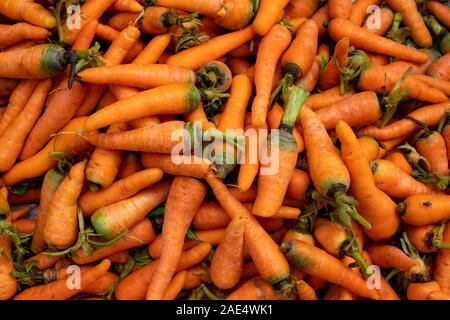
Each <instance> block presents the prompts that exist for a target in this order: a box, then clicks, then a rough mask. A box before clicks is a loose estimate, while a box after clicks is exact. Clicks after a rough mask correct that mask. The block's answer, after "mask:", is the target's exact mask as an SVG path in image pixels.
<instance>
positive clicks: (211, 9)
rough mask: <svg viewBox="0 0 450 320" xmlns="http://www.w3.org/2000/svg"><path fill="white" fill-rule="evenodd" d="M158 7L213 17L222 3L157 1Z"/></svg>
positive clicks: (219, 0)
mask: <svg viewBox="0 0 450 320" xmlns="http://www.w3.org/2000/svg"><path fill="white" fill-rule="evenodd" d="M156 4H157V5H158V6H162V7H167V8H175V9H179V10H184V11H188V12H199V13H202V14H204V15H206V16H210V17H215V16H216V15H217V13H218V12H219V10H220V9H222V6H223V1H221V0H212V1H211V0H209V1H205V0H197V1H184V0H157V1H156Z"/></svg>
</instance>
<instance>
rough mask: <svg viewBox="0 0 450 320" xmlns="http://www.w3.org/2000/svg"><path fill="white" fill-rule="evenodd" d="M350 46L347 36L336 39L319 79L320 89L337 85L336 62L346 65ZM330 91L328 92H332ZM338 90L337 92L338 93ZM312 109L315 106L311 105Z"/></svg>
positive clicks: (338, 77) (338, 74)
mask: <svg viewBox="0 0 450 320" xmlns="http://www.w3.org/2000/svg"><path fill="white" fill-rule="evenodd" d="M349 48H350V40H349V39H348V38H347V37H344V38H342V39H339V41H337V43H336V46H335V48H334V52H333V57H332V58H331V59H330V61H329V62H328V63H327V65H326V66H325V69H324V70H323V72H322V74H321V76H320V79H319V89H320V90H328V89H331V88H333V87H335V86H338V85H339V79H340V71H339V68H338V64H337V63H339V65H340V66H341V67H345V66H346V65H347V56H348V50H349ZM332 92H333V91H331V92H330V93H332ZM340 93H341V92H340V90H339V94H340ZM311 108H312V109H313V110H315V109H316V108H313V107H311Z"/></svg>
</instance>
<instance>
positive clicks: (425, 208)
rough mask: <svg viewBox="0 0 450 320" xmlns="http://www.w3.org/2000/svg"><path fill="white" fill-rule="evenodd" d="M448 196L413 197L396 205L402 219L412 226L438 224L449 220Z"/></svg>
mask: <svg viewBox="0 0 450 320" xmlns="http://www.w3.org/2000/svg"><path fill="white" fill-rule="evenodd" d="M449 200H450V196H448V195H440V194H433V195H429V194H428V195H422V194H419V195H413V196H410V197H408V198H407V199H406V200H405V201H404V202H402V203H400V204H399V205H398V210H399V212H400V215H401V216H402V219H403V221H404V222H406V223H407V224H410V225H413V226H418V227H420V226H424V225H427V224H433V223H439V222H442V221H445V220H446V219H448V218H449V214H450V201H449Z"/></svg>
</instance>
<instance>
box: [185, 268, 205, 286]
mask: <svg viewBox="0 0 450 320" xmlns="http://www.w3.org/2000/svg"><path fill="white" fill-rule="evenodd" d="M186 272H187V274H186V281H185V282H184V286H183V289H184V290H189V289H194V288H198V286H200V285H201V284H202V283H204V282H207V281H208V277H209V275H208V270H206V268H205V267H203V266H202V265H197V266H195V267H192V268H189V269H187V270H186Z"/></svg>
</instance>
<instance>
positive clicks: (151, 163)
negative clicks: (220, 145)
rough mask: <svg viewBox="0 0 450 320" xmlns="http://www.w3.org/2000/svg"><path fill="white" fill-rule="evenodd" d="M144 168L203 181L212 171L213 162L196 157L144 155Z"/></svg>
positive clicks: (142, 158)
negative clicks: (156, 169)
mask: <svg viewBox="0 0 450 320" xmlns="http://www.w3.org/2000/svg"><path fill="white" fill-rule="evenodd" d="M141 160H142V165H143V166H144V168H158V169H161V170H162V171H163V172H165V173H169V174H172V175H181V176H186V177H194V178H198V179H202V178H204V177H205V176H206V173H208V172H209V171H210V170H211V166H212V164H211V162H210V161H209V160H207V159H204V158H199V157H195V156H174V155H168V154H158V153H142V156H141Z"/></svg>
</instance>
